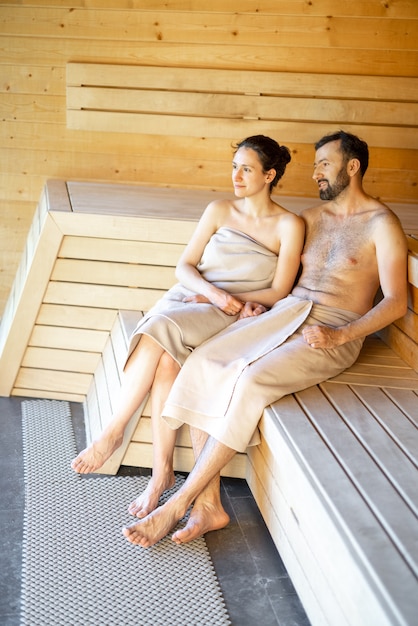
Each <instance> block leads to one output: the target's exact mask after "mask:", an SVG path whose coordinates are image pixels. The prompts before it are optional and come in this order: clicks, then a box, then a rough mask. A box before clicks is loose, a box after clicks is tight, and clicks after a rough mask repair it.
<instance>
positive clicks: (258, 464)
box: [247, 418, 355, 626]
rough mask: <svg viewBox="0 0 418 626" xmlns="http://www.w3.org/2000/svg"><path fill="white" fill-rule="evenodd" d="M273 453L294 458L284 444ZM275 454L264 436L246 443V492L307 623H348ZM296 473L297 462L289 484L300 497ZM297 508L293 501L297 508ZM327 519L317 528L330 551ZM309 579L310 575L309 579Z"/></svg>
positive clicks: (288, 461) (339, 557)
mask: <svg viewBox="0 0 418 626" xmlns="http://www.w3.org/2000/svg"><path fill="white" fill-rule="evenodd" d="M263 419H264V418H263ZM275 453H276V455H277V456H278V455H279V454H280V458H281V459H283V460H286V465H287V466H288V467H289V469H294V465H293V463H294V461H293V462H292V459H291V458H289V459H288V456H287V455H288V454H289V453H288V452H287V453H286V450H283V451H282V449H281V447H280V446H279V447H278V448H277V449H276V450H275ZM277 456H276V458H275V455H273V454H272V451H271V449H270V448H269V446H268V444H267V442H266V440H265V439H264V438H262V441H261V444H260V445H259V446H253V447H251V448H249V449H248V464H247V481H248V484H249V486H250V488H251V492H252V494H253V496H254V498H255V500H256V502H257V506H258V507H259V509H260V511H261V513H262V515H263V519H264V521H265V522H266V525H267V527H268V529H269V531H270V534H271V535H272V538H273V541H274V543H275V545H276V547H277V549H278V551H279V553H280V556H281V558H282V559H283V561H284V563H285V566H286V570H287V571H288V573H289V576H290V577H291V579H292V583H293V585H294V586H295V588H296V591H297V593H298V596H299V598H300V599H301V600H302V603H303V606H304V607H305V610H306V611H307V613H308V615H309V618H310V621H311V623H312V624H318V625H322V624H329V626H332V625H333V624H340V625H343V624H348V623H349V621H347V615H346V614H345V611H344V607H342V606H341V605H342V603H341V599H340V598H338V595H336V594H335V593H334V590H333V589H332V584H330V580H328V577H327V575H326V571H325V572H324V570H323V566H321V564H320V563H319V562H318V559H317V557H316V555H315V554H314V552H313V550H312V548H313V545H316V546H317V545H318V544H317V543H316V542H315V544H312V542H311V541H309V539H307V538H306V537H305V534H304V526H303V517H302V518H301V520H299V518H298V517H297V514H296V512H295V508H294V507H293V502H292V499H289V493H288V491H289V490H288V489H287V488H286V486H285V485H287V484H288V482H287V481H288V479H289V476H288V473H287V471H282V466H281V463H277V460H276V459H277ZM297 474H298V468H297V467H296V468H295V469H294V472H293V476H292V486H293V487H292V488H293V491H294V493H295V494H298V496H299V497H300V496H301V494H302V493H305V489H304V488H303V486H302V483H301V480H300V479H299V476H298V475H297ZM306 504H307V506H308V507H309V506H310V507H312V509H313V510H316V507H315V506H314V504H313V502H312V497H309V496H308V501H307V503H306ZM298 508H299V507H296V511H298ZM298 514H299V512H298ZM301 523H302V525H301ZM328 525H329V522H328V523H327V522H325V524H324V525H323V526H322V531H321V534H323V535H325V536H326V537H327V540H328V545H329V546H330V545H333V550H334V551H335V543H334V542H332V535H333V531H332V527H331V529H329V528H328ZM333 555H334V563H337V562H339V563H342V562H343V561H344V558H343V557H342V555H341V553H340V551H339V550H337V552H333ZM345 575H347V573H345ZM337 576H338V575H337ZM336 580H338V578H336ZM311 581H314V584H312V582H311ZM331 581H332V578H331ZM353 582H354V583H355V581H353ZM345 583H346V585H347V586H348V584H350V579H348V580H347V579H345Z"/></svg>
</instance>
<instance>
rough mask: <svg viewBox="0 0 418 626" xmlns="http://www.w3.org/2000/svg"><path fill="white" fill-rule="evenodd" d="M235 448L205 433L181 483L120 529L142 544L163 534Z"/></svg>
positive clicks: (181, 514)
mask: <svg viewBox="0 0 418 626" xmlns="http://www.w3.org/2000/svg"><path fill="white" fill-rule="evenodd" d="M234 454H235V450H233V449H232V448H228V447H227V446H225V445H224V444H223V443H220V442H219V441H216V439H213V438H212V437H209V438H208V440H207V442H206V444H205V446H204V448H203V450H202V452H201V454H200V456H199V458H198V460H197V462H196V464H195V466H194V468H193V470H192V471H191V472H190V474H189V476H188V477H187V479H186V481H185V482H184V484H183V485H182V486H181V487H180V489H179V490H178V491H177V492H176V493H175V494H174V495H173V496H171V498H170V499H169V500H168V501H167V502H166V503H165V504H163V505H162V506H161V507H159V508H157V509H155V510H154V511H153V512H152V513H150V514H149V515H148V516H147V517H145V518H144V519H142V520H141V521H139V522H136V523H135V524H131V525H130V526H125V527H124V528H123V530H122V532H123V534H124V535H125V537H126V538H127V540H128V541H130V542H131V543H134V544H136V545H140V546H142V547H144V548H148V547H149V546H152V545H154V544H155V543H157V542H158V541H160V539H162V538H163V537H165V536H166V535H167V534H168V533H169V532H170V530H172V528H174V526H175V525H176V524H177V522H178V521H179V520H181V518H182V517H184V515H185V514H186V512H187V510H188V508H189V507H190V505H191V504H192V502H194V500H195V499H196V498H197V497H198V496H199V494H200V493H201V492H202V491H203V489H204V488H205V487H206V486H207V485H208V484H209V483H210V482H211V480H212V479H213V478H215V477H216V476H217V474H219V472H220V471H221V469H222V468H223V467H224V465H226V464H227V463H228V462H229V461H230V460H231V459H232V457H233V456H234Z"/></svg>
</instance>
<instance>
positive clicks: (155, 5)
mask: <svg viewBox="0 0 418 626" xmlns="http://www.w3.org/2000/svg"><path fill="white" fill-rule="evenodd" d="M8 4H10V5H13V4H17V5H24V6H38V5H39V0H10V2H9V3H8ZM42 6H45V7H54V8H56V7H57V1H56V0H43V1H42ZM60 6H61V7H67V8H74V7H82V8H84V7H85V6H86V0H74V1H71V0H61V1H60ZM88 6H89V7H91V8H96V9H97V8H102V7H103V0H89V2H88ZM232 6H233V5H231V7H232ZM231 7H229V6H226V5H225V2H224V0H211V3H210V5H208V3H207V0H187V3H185V1H184V0H170V10H172V11H200V12H207V11H215V12H221V13H224V14H225V15H227V14H228V13H230V12H231ZM118 8H119V9H142V10H147V11H161V10H164V9H166V8H167V2H166V0H119V1H118ZM239 10H240V12H241V13H247V14H248V13H250V14H254V15H255V16H256V15H258V14H259V13H262V14H265V15H278V14H279V15H300V14H306V15H320V16H324V15H338V16H350V15H351V16H357V17H388V16H389V17H397V18H400V17H405V18H409V19H411V18H418V8H417V7H416V6H415V5H414V4H411V1H410V0H397V2H394V3H385V4H381V3H376V2H375V0H362V2H361V3H360V4H357V3H354V2H352V0H340V1H339V2H338V4H336V3H335V1H334V0H317V2H313V3H312V4H306V1H305V0H264V1H263V4H262V6H260V2H259V0H246V2H245V4H243V3H240V4H239Z"/></svg>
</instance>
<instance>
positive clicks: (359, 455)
mask: <svg viewBox="0 0 418 626" xmlns="http://www.w3.org/2000/svg"><path fill="white" fill-rule="evenodd" d="M321 388H322V385H321ZM325 388H327V387H325ZM327 389H328V388H327ZM329 389H330V390H332V389H336V392H332V391H330V392H329V395H330V397H332V403H333V405H334V408H335V410H332V409H331V408H330V405H329V403H328V401H327V400H326V399H325V398H324V396H323V395H322V394H321V392H320V390H319V389H318V388H317V387H311V388H309V389H307V390H305V391H302V392H300V393H298V394H296V397H297V400H298V402H299V403H300V404H301V406H302V407H303V409H304V411H305V412H306V414H307V415H308V416H309V419H310V420H311V421H312V423H313V424H314V426H315V428H317V429H318V432H319V433H320V434H321V436H322V437H323V438H324V440H325V442H326V444H327V446H328V447H329V448H330V450H332V452H333V454H334V455H335V456H336V458H337V459H338V462H339V463H340V464H341V466H342V467H343V469H344V471H345V472H346V473H347V474H348V475H349V476H350V478H351V480H352V481H353V484H354V485H355V487H356V489H357V490H358V491H359V493H360V494H361V495H362V496H363V497H364V499H365V501H366V502H367V505H368V506H369V507H370V509H371V510H372V511H373V513H374V514H375V515H376V517H377V519H378V520H379V523H380V524H382V526H383V527H384V528H385V530H386V532H387V533H388V536H389V537H390V539H391V540H392V541H393V542H394V544H395V545H396V547H397V549H398V550H399V551H400V553H401V555H402V557H403V558H404V559H405V562H406V563H408V565H409V567H411V568H412V571H414V572H415V575H416V576H418V559H417V557H418V554H414V552H415V548H414V546H415V543H416V528H417V516H416V515H415V514H414V513H412V512H411V509H410V501H412V502H413V501H414V498H413V495H412V493H411V491H413V490H415V491H416V472H414V471H412V469H411V468H410V471H409V473H408V467H410V466H409V465H408V462H406V461H405V457H404V456H403V455H402V454H400V453H399V449H398V450H397V451H398V454H396V445H394V444H393V442H391V441H390V440H389V438H386V437H384V438H383V442H382V438H378V435H377V433H378V432H379V430H378V429H376V428H372V426H374V425H375V422H374V421H373V420H370V419H368V416H370V414H369V413H367V412H365V411H364V409H363V405H362V404H361V402H359V401H358V400H357V401H356V398H355V396H354V394H352V393H351V392H350V390H349V389H348V388H347V387H338V388H337V387H334V388H333V387H332V386H330V387H329ZM357 415H359V416H361V417H362V420H363V428H362V424H361V421H362V420H361V419H359V420H357V417H356V416H357ZM341 418H343V420H344V421H346V422H347V423H355V426H356V434H357V435H358V433H361V435H362V436H361V437H360V441H358V440H357V438H356V437H355V436H354V434H353V433H352V432H351V430H350V429H347V428H346V425H345V424H344V422H343V420H342V419H341ZM367 431H369V432H370V431H371V432H372V433H373V436H374V437H375V438H376V439H377V441H375V442H374V443H373V445H372V446H370V445H367V450H366V449H365V447H364V446H365V442H366V436H367ZM392 444H393V445H392ZM370 453H372V454H373V458H372V457H371V456H370ZM376 456H377V459H378V460H379V466H380V467H379V469H378V470H377V469H376V462H377V459H376ZM396 463H398V464H399V465H400V470H399V472H397V471H396ZM392 472H393V474H394V475H395V476H397V477H398V478H397V481H396V482H395V481H393V482H392V481H391V480H389V479H388V474H389V475H391V474H392ZM403 474H404V475H405V478H404V479H403V482H402V486H401V487H399V488H398V481H399V480H401V478H400V475H403ZM411 479H412V482H413V483H414V487H413V489H412V490H411V488H410V486H411V485H410V483H411ZM395 485H396V486H395ZM404 493H406V494H407V500H408V502H407V503H406V502H405V499H406V498H405V499H404V497H403V494H404ZM382 565H383V564H381V566H380V567H382Z"/></svg>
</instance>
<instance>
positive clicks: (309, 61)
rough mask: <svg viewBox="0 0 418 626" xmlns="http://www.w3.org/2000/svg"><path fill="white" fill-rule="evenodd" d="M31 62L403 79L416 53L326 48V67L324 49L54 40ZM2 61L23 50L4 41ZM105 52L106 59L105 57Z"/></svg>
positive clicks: (40, 43)
mask: <svg viewBox="0 0 418 626" xmlns="http://www.w3.org/2000/svg"><path fill="white" fill-rule="evenodd" d="M30 39H31V48H30V50H31V61H32V63H34V64H40V65H44V64H45V62H47V63H49V64H56V65H61V64H62V60H63V58H65V59H75V58H78V59H81V58H85V59H86V58H89V59H91V58H93V57H94V58H95V59H99V60H100V61H103V62H105V63H106V62H107V63H112V62H114V60H115V59H117V60H118V63H121V64H131V63H132V59H135V60H137V59H140V60H141V61H142V62H144V60H145V59H146V61H147V65H153V66H163V67H164V66H165V67H168V68H169V67H187V66H190V63H191V59H192V62H193V66H194V67H201V68H218V67H219V68H220V69H222V68H224V67H225V59H227V65H228V67H229V68H230V69H238V70H239V69H242V68H243V67H245V68H246V69H249V70H259V69H262V70H263V71H264V70H265V71H269V70H270V71H277V70H281V71H286V70H287V71H289V72H305V73H306V72H312V73H317V72H318V68H319V67H328V68H329V71H330V73H333V74H339V73H341V74H346V75H348V74H355V75H361V76H369V75H378V76H391V75H395V76H405V77H408V76H409V77H413V76H415V74H416V65H417V60H418V55H417V52H416V50H415V49H414V48H412V50H398V49H393V48H392V47H391V46H389V47H387V48H382V49H374V48H361V47H360V48H356V47H355V46H353V42H352V44H351V45H350V46H349V48H338V47H333V48H332V63H331V64H330V57H329V50H330V46H329V45H328V44H325V39H322V41H323V45H324V47H313V48H312V47H308V46H305V47H304V46H302V47H300V46H298V45H296V44H293V45H292V44H290V46H288V47H287V48H285V47H282V46H279V45H277V46H260V45H259V44H258V43H257V44H256V43H253V44H241V43H240V42H239V41H237V40H236V39H234V41H233V52H234V54H233V55H231V44H230V43H229V44H219V43H217V42H213V43H203V42H202V43H200V44H198V45H196V44H190V43H189V42H187V41H186V42H166V41H155V40H154V41H142V40H139V41H138V39H137V37H136V39H135V41H126V40H125V39H124V38H123V37H122V38H121V39H112V38H110V39H107V40H106V39H103V40H98V39H96V40H94V41H92V40H89V39H88V38H86V39H84V38H74V39H71V38H63V37H62V36H61V37H60V39H59V41H60V44H61V45H60V47H57V41H56V40H55V39H54V38H53V37H50V38H49V37H31V38H30ZM2 41H3V55H2V56H3V60H4V62H5V63H8V64H10V63H15V64H23V65H25V64H26V63H27V60H28V49H27V47H24V46H21V45H20V46H19V42H18V41H16V37H14V36H12V35H4V37H2ZM109 50H112V54H111V55H109ZM347 54H350V64H347Z"/></svg>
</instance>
